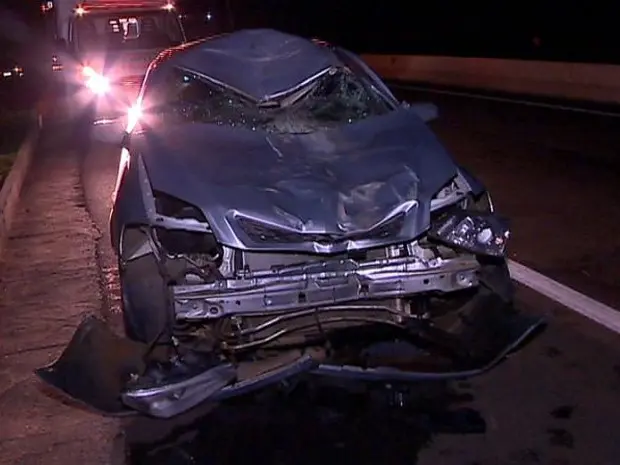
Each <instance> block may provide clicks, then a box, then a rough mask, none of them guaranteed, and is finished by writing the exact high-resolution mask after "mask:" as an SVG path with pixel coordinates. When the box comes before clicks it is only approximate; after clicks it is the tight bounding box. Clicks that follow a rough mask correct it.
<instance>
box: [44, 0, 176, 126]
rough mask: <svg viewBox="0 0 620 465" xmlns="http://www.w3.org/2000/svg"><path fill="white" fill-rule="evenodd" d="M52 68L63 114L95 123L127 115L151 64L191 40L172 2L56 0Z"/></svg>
mask: <svg viewBox="0 0 620 465" xmlns="http://www.w3.org/2000/svg"><path fill="white" fill-rule="evenodd" d="M42 10H43V13H44V14H45V15H46V17H47V18H49V22H48V25H49V26H48V27H50V28H51V32H52V33H53V35H54V44H55V50H54V56H53V63H52V67H51V68H52V71H53V74H54V76H55V78H56V79H55V84H56V88H57V92H56V94H57V96H58V97H60V98H61V100H62V103H63V105H61V107H62V108H64V109H65V116H67V117H68V118H70V119H71V120H79V121H80V122H82V123H84V122H88V123H91V122H93V121H95V120H98V119H111V118H117V117H119V116H122V115H125V114H127V111H128V109H129V108H130V107H131V105H132V104H133V102H134V101H135V99H136V97H137V94H138V91H139V89H140V85H141V83H142V80H143V78H144V75H145V73H146V70H147V68H148V65H149V64H150V62H151V61H152V60H153V59H154V58H155V57H156V56H157V55H158V54H159V53H160V52H161V51H163V50H165V49H167V48H170V47H174V46H177V45H181V44H183V43H185V42H186V41H187V39H186V36H185V32H184V30H183V26H182V23H181V20H180V17H179V14H178V12H177V11H176V8H175V5H174V4H173V3H172V2H171V1H170V0H142V1H139V0H84V1H82V2H79V3H76V0H54V1H53V2H46V3H45V4H44V5H43V7H42Z"/></svg>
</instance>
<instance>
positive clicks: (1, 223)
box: [0, 115, 43, 256]
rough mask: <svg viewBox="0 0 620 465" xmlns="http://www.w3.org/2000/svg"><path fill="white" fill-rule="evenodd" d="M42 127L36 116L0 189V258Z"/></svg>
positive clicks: (40, 119)
mask: <svg viewBox="0 0 620 465" xmlns="http://www.w3.org/2000/svg"><path fill="white" fill-rule="evenodd" d="M42 127H43V118H42V117H41V115H38V116H37V117H36V119H35V120H34V121H33V126H32V127H31V129H30V130H29V132H28V134H27V136H26V139H25V140H24V142H22V145H21V147H20V148H19V151H18V152H17V156H16V157H15V162H14V163H13V166H12V167H11V171H10V172H9V175H8V176H7V177H6V179H5V181H4V184H3V185H2V188H1V189H0V256H1V255H2V252H3V251H4V247H5V245H6V242H7V238H8V235H9V232H10V230H11V225H12V223H13V217H14V216H15V212H16V209H17V204H18V203H19V197H20V194H21V190H22V186H23V184H24V179H26V174H27V173H28V169H29V168H30V162H31V160H32V155H33V153H34V150H35V148H36V145H37V142H38V140H39V134H40V132H41V129H42Z"/></svg>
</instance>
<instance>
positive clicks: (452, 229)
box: [429, 210, 510, 257]
mask: <svg viewBox="0 0 620 465" xmlns="http://www.w3.org/2000/svg"><path fill="white" fill-rule="evenodd" d="M429 236H430V237H431V238H434V239H436V240H439V241H441V242H444V243H446V244H450V245H453V246H457V247H459V248H461V249H464V250H468V251H470V252H472V253H475V254H477V255H491V256H495V257H501V256H503V255H504V253H505V251H506V244H507V242H508V238H509V236H510V230H509V227H508V222H507V221H506V220H505V219H504V218H501V217H499V216H497V215H495V214H494V213H488V214H481V213H479V212H469V211H466V210H457V211H453V212H450V213H448V214H446V215H444V216H443V217H442V218H441V219H439V221H437V222H436V223H435V224H434V225H433V226H432V227H431V230H430V231H429Z"/></svg>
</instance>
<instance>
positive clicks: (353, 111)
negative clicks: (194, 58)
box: [154, 69, 391, 134]
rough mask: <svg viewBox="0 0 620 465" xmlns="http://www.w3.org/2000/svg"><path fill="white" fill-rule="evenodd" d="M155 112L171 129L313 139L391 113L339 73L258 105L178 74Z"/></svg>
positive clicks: (162, 93) (381, 101) (361, 83)
mask: <svg viewBox="0 0 620 465" xmlns="http://www.w3.org/2000/svg"><path fill="white" fill-rule="evenodd" d="M156 99H157V100H159V101H158V102H157V104H156V105H155V107H156V108H154V112H155V113H157V114H158V115H159V116H160V117H162V118H164V119H165V122H166V124H168V123H183V122H199V123H208V124H219V125H229V126H241V127H245V128H248V129H252V130H256V129H261V130H264V131H267V132H272V133H288V134H292V133H309V132H314V131H319V130H323V129H329V128H332V127H336V126H340V125H342V124H347V123H354V122H357V121H360V120H363V119H365V118H368V117H370V116H375V115H381V114H384V113H386V112H388V111H390V110H391V107H390V106H389V104H388V103H387V102H386V101H385V100H384V99H383V98H382V97H381V95H379V94H378V93H377V92H376V91H375V90H374V89H373V88H371V87H370V86H369V85H368V84H367V83H366V82H365V81H364V80H362V79H360V78H359V77H358V76H356V75H355V74H353V73H352V72H350V71H348V70H347V69H335V70H332V71H331V72H329V73H326V74H325V75H323V76H322V77H320V78H318V79H317V80H315V81H313V82H311V83H309V84H308V85H307V86H305V87H303V88H301V89H297V90H296V91H295V92H292V93H290V94H287V95H286V96H284V97H282V98H280V99H277V100H272V101H267V102H262V103H258V102H256V101H254V100H253V99H250V98H248V97H245V96H243V95H241V94H239V93H237V92H235V91H233V90H230V89H226V88H224V87H222V86H219V85H217V84H214V83H211V82H209V81H208V80H206V79H203V78H201V77H199V76H196V75H193V74H191V73H187V72H183V71H181V70H175V71H174V73H172V74H171V75H169V76H168V78H167V79H166V81H165V83H163V85H162V86H161V88H160V91H158V92H157V97H156Z"/></svg>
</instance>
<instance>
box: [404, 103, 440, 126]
mask: <svg viewBox="0 0 620 465" xmlns="http://www.w3.org/2000/svg"><path fill="white" fill-rule="evenodd" d="M404 106H405V108H409V109H410V110H411V111H413V112H414V113H415V114H416V115H418V116H419V117H420V119H422V121H424V122H425V123H428V122H430V121H433V120H436V119H437V118H439V109H438V108H437V105H435V104H434V103H412V104H409V103H405V104H404Z"/></svg>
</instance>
